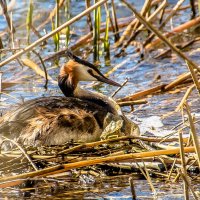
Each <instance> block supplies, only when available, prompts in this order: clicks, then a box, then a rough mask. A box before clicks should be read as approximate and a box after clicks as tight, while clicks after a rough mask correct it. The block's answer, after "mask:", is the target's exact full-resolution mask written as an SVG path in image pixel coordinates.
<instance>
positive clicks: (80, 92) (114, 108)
mask: <svg viewBox="0 0 200 200" xmlns="http://www.w3.org/2000/svg"><path fill="white" fill-rule="evenodd" d="M74 97H77V98H79V99H85V100H88V101H91V102H93V103H96V104H98V105H100V106H102V107H104V108H107V110H108V111H109V112H111V113H113V114H119V115H121V114H122V112H121V108H120V107H119V105H118V104H117V103H116V102H115V101H114V100H113V99H112V98H109V97H107V96H105V95H103V94H101V93H97V92H91V91H88V90H84V89H83V88H81V87H80V86H79V85H77V87H76V89H75V90H74Z"/></svg>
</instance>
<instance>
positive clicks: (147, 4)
mask: <svg viewBox="0 0 200 200" xmlns="http://www.w3.org/2000/svg"><path fill="white" fill-rule="evenodd" d="M122 2H123V3H125V5H126V6H127V7H128V8H129V9H131V8H132V6H131V5H130V4H129V3H127V2H126V1H122ZM150 5H151V1H149V0H146V1H145V2H144V5H143V7H142V10H141V15H143V16H145V15H146V13H147V11H148V10H149V7H150ZM138 22H139V21H138V20H137V19H136V18H135V19H134V20H133V21H132V22H131V23H130V24H129V25H128V26H127V28H126V29H125V31H124V32H123V34H122V36H121V38H120V39H119V41H118V42H117V43H116V47H119V46H121V45H122V43H123V42H124V40H125V39H126V38H128V37H129V36H130V34H131V32H132V31H134V30H135V29H136V28H137V27H138V25H139V23H138Z"/></svg>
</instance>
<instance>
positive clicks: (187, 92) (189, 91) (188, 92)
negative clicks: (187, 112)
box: [175, 84, 195, 112]
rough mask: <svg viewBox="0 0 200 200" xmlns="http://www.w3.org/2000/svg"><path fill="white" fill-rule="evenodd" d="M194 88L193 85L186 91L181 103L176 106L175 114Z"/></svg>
mask: <svg viewBox="0 0 200 200" xmlns="http://www.w3.org/2000/svg"><path fill="white" fill-rule="evenodd" d="M194 88H195V85H194V84H193V85H191V86H190V87H189V88H188V89H187V91H186V93H185V95H184V96H183V98H182V100H181V102H180V103H179V105H178V106H177V108H176V110H175V111H176V112H178V111H179V110H180V109H181V108H182V107H183V106H184V103H185V102H186V100H187V99H188V97H189V95H190V94H191V92H192V90H193V89H194Z"/></svg>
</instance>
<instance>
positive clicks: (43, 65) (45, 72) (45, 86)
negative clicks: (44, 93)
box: [32, 50, 48, 89]
mask: <svg viewBox="0 0 200 200" xmlns="http://www.w3.org/2000/svg"><path fill="white" fill-rule="evenodd" d="M32 52H33V53H34V54H35V55H37V56H38V58H39V59H40V62H41V64H42V67H43V69H44V74H45V85H44V88H45V89H47V85H48V74H47V69H46V66H45V64H44V61H43V60H42V57H41V56H40V54H39V53H38V52H36V51H35V50H32Z"/></svg>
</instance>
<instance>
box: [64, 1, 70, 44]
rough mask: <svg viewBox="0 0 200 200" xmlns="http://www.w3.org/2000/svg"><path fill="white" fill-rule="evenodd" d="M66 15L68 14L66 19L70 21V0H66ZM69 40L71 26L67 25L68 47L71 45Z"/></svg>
mask: <svg viewBox="0 0 200 200" xmlns="http://www.w3.org/2000/svg"><path fill="white" fill-rule="evenodd" d="M65 15H66V20H67V21H68V20H69V19H70V0H66V4H65ZM69 40H70V26H67V27H66V40H65V41H66V42H65V43H66V47H68V46H69Z"/></svg>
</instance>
